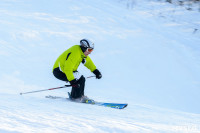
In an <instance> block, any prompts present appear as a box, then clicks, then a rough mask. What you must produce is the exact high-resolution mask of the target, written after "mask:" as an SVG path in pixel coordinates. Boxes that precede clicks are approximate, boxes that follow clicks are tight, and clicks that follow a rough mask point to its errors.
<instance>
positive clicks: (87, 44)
mask: <svg viewBox="0 0 200 133" xmlns="http://www.w3.org/2000/svg"><path fill="white" fill-rule="evenodd" d="M80 47H81V49H82V51H83V52H85V51H86V50H87V49H88V48H89V49H94V43H93V42H91V41H90V40H88V39H82V40H80Z"/></svg>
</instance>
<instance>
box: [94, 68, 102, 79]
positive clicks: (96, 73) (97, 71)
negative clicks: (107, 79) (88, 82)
mask: <svg viewBox="0 0 200 133" xmlns="http://www.w3.org/2000/svg"><path fill="white" fill-rule="evenodd" d="M93 73H94V74H95V75H96V78H97V79H100V78H101V77H102V75H101V73H100V72H99V70H98V69H95V70H94V71H93Z"/></svg>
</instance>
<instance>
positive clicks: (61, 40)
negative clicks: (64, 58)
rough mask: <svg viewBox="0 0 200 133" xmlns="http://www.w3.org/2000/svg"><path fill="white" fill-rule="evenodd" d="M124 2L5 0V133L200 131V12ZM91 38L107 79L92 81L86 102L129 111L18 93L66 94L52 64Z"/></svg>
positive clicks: (1, 13) (0, 28) (1, 31)
mask: <svg viewBox="0 0 200 133" xmlns="http://www.w3.org/2000/svg"><path fill="white" fill-rule="evenodd" d="M127 2H131V1H129V0H124V1H115V0H110V1H101V0H96V1H92V0H76V1H72V0H65V1H62V0H58V1H54V0H52V1H49V2H48V3H46V2H45V1H37V0H36V1H34V0H30V1H25V0H20V1H15V0H10V1H7V0H2V1H1V4H0V36H1V37H0V61H1V66H0V69H1V71H0V92H1V93H0V123H1V124H0V132H2V133H13V132H14V133H21V132H24V133H29V132H37V133H44V132H45V133H51V132H52V133H55V132H57V133H66V132H76V133H77V132H91V133H92V132H109V133H110V132H117V133H124V132H125V133H126V132H127V133H129V132H130V133H132V132H137V133H165V132H166V133H199V132H200V114H199V112H200V108H199V100H200V99H199V92H200V91H199V87H200V81H199V79H200V71H199V70H200V60H199V59H200V58H199V57H200V54H199V50H200V47H199V42H200V39H199V36H200V32H199V31H198V30H197V31H196V32H195V33H194V29H195V28H197V29H199V23H200V19H199V18H200V17H199V16H200V13H198V12H195V11H191V12H189V11H186V10H184V9H183V8H182V7H177V6H176V7H175V8H174V6H173V5H170V4H168V3H163V2H153V1H143V2H139V1H135V2H136V3H135V5H132V6H133V8H132V9H130V7H131V3H129V5H128V4H127ZM194 15H195V17H194ZM85 37H87V38H91V39H93V40H94V42H95V50H94V53H92V55H91V58H92V59H93V61H94V62H95V64H96V65H97V66H98V68H99V69H100V70H101V72H102V74H103V78H102V79H101V80H96V79H88V80H87V82H86V90H85V91H86V94H87V95H88V96H89V97H91V98H93V99H95V100H97V101H102V102H119V103H128V107H127V108H125V109H123V110H117V109H111V108H105V107H100V106H92V105H84V104H79V103H72V102H66V101H64V100H59V99H57V100H52V99H46V98H45V96H46V95H55V96H63V97H65V96H67V91H69V89H68V88H66V89H60V90H56V91H48V92H42V93H35V94H27V95H22V96H20V95H19V93H20V92H27V91H34V90H41V89H47V88H51V87H56V86H63V82H61V81H58V80H56V79H55V78H54V77H53V76H52V73H51V71H52V70H51V69H52V66H53V63H54V61H55V60H56V58H57V57H58V56H59V54H61V53H62V52H63V51H64V50H66V49H67V48H69V47H70V46H71V45H73V44H78V43H79V40H80V39H81V38H85ZM79 70H80V71H82V72H83V74H84V75H86V76H87V75H91V74H90V73H89V71H88V70H87V69H85V68H84V67H82V66H80V69H79ZM108 81H109V82H108ZM167 108H168V109H167ZM186 112H188V113H186Z"/></svg>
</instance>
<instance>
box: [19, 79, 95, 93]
mask: <svg viewBox="0 0 200 133" xmlns="http://www.w3.org/2000/svg"><path fill="white" fill-rule="evenodd" d="M92 77H95V76H89V77H86V78H92ZM71 86H72V85H64V86H61V87H56V88H50V89H44V90H37V91H29V92H24V93H20V95H22V94H28V93H35V92H41V91H49V90H55V89H61V88H66V87H71Z"/></svg>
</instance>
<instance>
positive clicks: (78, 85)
mask: <svg viewBox="0 0 200 133" xmlns="http://www.w3.org/2000/svg"><path fill="white" fill-rule="evenodd" d="M69 82H70V84H71V86H72V87H75V88H79V87H80V83H79V82H78V81H77V80H76V79H74V80H72V81H69Z"/></svg>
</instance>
